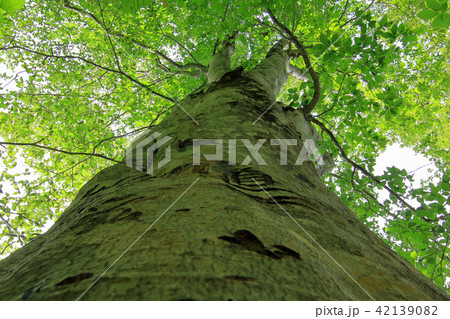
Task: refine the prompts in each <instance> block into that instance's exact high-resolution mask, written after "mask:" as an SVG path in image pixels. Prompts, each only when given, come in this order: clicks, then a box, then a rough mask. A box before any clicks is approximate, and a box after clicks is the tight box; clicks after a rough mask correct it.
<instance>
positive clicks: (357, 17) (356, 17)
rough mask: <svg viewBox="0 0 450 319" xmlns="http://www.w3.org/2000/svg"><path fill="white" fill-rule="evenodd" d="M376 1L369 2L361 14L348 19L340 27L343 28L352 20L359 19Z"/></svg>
mask: <svg viewBox="0 0 450 319" xmlns="http://www.w3.org/2000/svg"><path fill="white" fill-rule="evenodd" d="M374 3H375V0H372V2H371V3H369V5H368V6H367V7H366V8H365V9H364V11H363V12H362V13H361V14H360V15H359V16H355V17H353V18H351V19H348V20H347V21H346V22H345V23H344V24H343V25H341V27H340V28H343V27H344V26H346V25H347V24H349V23H350V22H352V21H354V20H357V19H359V18H360V17H362V15H363V14H364V13H366V11H367V10H369V8H370V7H371V6H372V5H373V4H374Z"/></svg>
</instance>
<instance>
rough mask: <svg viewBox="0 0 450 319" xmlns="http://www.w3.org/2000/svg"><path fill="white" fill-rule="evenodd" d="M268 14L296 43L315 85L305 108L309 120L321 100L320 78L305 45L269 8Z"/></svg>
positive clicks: (291, 40)
mask: <svg viewBox="0 0 450 319" xmlns="http://www.w3.org/2000/svg"><path fill="white" fill-rule="evenodd" d="M266 10H267V13H268V14H269V16H270V18H271V19H272V21H273V23H275V25H276V26H278V27H279V28H280V29H281V30H282V31H283V33H284V34H285V35H286V36H287V38H288V39H289V41H290V42H292V43H294V45H295V46H296V48H297V49H298V53H299V54H300V55H301V56H302V58H303V61H304V62H305V66H306V70H307V71H308V72H309V74H310V76H311V79H312V80H313V83H314V95H313V97H312V99H311V101H310V102H309V103H308V104H307V105H305V106H303V109H302V110H303V113H304V115H305V118H306V119H309V117H310V114H311V112H312V111H313V110H314V108H315V107H316V105H317V103H318V102H319V99H320V80H319V76H318V75H317V73H316V71H314V68H313V67H312V64H311V61H310V60H309V56H308V53H307V52H306V48H305V46H304V45H303V43H302V42H301V41H300V40H299V39H298V38H297V37H296V36H294V34H292V32H291V30H289V29H288V28H287V27H286V26H285V25H284V24H282V23H281V22H280V21H279V20H278V19H277V17H276V16H275V15H274V14H273V13H272V11H271V10H270V9H269V8H267V9H266Z"/></svg>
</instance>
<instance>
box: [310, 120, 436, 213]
mask: <svg viewBox="0 0 450 319" xmlns="http://www.w3.org/2000/svg"><path fill="white" fill-rule="evenodd" d="M311 122H313V123H315V124H317V126H319V127H320V128H321V129H322V130H323V131H324V132H325V133H327V134H328V136H329V137H330V139H331V141H332V142H333V144H334V145H335V146H336V147H337V149H338V150H339V153H340V154H341V156H342V158H343V159H344V160H345V161H346V162H348V163H349V164H350V165H352V166H353V167H354V168H356V169H357V170H359V171H360V172H362V173H363V174H364V175H366V176H367V177H368V178H370V179H371V180H373V181H374V182H375V183H377V184H381V182H380V181H379V180H378V179H377V178H376V177H375V176H373V175H372V174H371V173H369V172H368V171H367V170H366V169H365V168H364V167H362V166H361V165H358V164H356V163H355V162H354V161H352V160H351V159H349V158H348V156H347V154H345V151H344V149H343V148H342V146H341V145H340V144H339V142H338V141H337V139H336V137H335V136H334V134H333V133H332V132H331V131H330V130H329V129H328V128H327V127H326V126H325V125H324V124H323V123H322V122H320V121H318V120H317V119H315V118H311ZM382 187H383V188H384V189H385V190H387V191H388V192H389V193H390V194H391V195H392V196H394V197H395V198H397V199H398V200H399V201H400V202H401V203H402V204H403V205H404V206H405V207H407V208H408V209H410V210H411V211H412V212H416V209H415V208H414V207H412V206H411V205H409V204H408V203H407V202H406V201H405V200H404V199H403V198H402V197H401V196H400V195H399V194H397V193H396V192H394V191H393V190H392V189H391V188H390V187H389V186H386V185H382ZM426 221H428V220H426ZM430 221H431V220H430Z"/></svg>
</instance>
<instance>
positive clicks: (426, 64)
mask: <svg viewBox="0 0 450 319" xmlns="http://www.w3.org/2000/svg"><path fill="white" fill-rule="evenodd" d="M22 3H23V1H22V2H21V1H14V0H3V1H0V11H1V14H2V16H1V17H2V18H1V20H0V23H1V27H2V33H1V35H0V63H1V65H2V66H4V68H5V71H2V72H3V74H2V78H3V79H2V84H1V85H2V91H1V95H0V96H1V101H2V103H1V105H0V153H1V158H2V165H3V166H4V169H3V171H1V172H0V173H1V175H0V217H1V224H0V231H1V242H0V252H1V253H2V254H7V253H9V252H11V251H13V250H14V249H16V248H18V247H20V246H21V245H23V244H25V243H27V242H28V241H30V240H32V239H33V237H35V236H36V235H38V234H39V233H40V232H41V229H42V227H43V226H44V224H45V223H46V222H47V221H48V220H51V219H54V218H56V217H57V216H59V215H60V214H61V213H62V211H63V210H64V208H65V207H66V206H67V204H68V203H69V202H70V201H71V200H72V199H73V197H74V196H75V195H76V193H77V191H78V190H79V189H80V187H81V186H82V185H83V184H84V183H85V182H86V181H87V180H89V178H90V177H92V176H93V175H94V174H95V173H97V172H98V171H99V170H101V169H102V168H105V167H107V166H108V165H111V164H112V163H115V162H118V161H121V160H122V158H123V155H124V150H125V147H126V146H127V143H129V141H130V139H132V138H133V137H134V136H136V135H137V134H139V133H140V132H141V131H143V130H144V129H146V128H151V127H152V126H154V125H155V124H157V123H159V121H160V120H161V119H163V118H164V117H165V116H166V115H167V114H168V112H170V110H171V108H173V107H174V105H176V102H177V101H180V100H182V99H183V98H184V97H186V96H187V95H188V94H190V93H192V92H193V91H195V90H198V89H199V88H201V87H202V85H203V84H204V83H205V82H206V74H205V69H206V70H207V66H208V63H209V60H210V58H211V56H212V55H213V54H214V52H216V50H217V49H218V48H219V47H220V44H221V42H222V40H224V39H226V38H227V37H228V36H229V35H230V34H232V33H233V32H235V31H237V36H236V42H235V45H236V48H235V52H234V54H233V56H232V67H233V68H235V67H238V66H242V67H243V68H244V69H246V70H249V69H251V68H252V67H254V66H255V65H257V64H258V63H259V62H260V61H261V60H262V59H263V58H264V56H265V55H266V53H267V52H268V50H269V49H270V47H272V46H273V45H274V44H275V43H276V42H277V41H278V40H280V39H282V38H285V39H286V40H288V41H290V42H292V41H293V39H294V38H295V39H298V40H299V41H301V43H302V44H303V45H304V47H305V48H306V52H307V56H308V59H309V60H310V63H311V65H310V66H308V62H305V61H306V59H304V58H303V59H302V58H301V57H299V58H297V59H295V60H293V61H292V64H293V65H294V66H295V67H296V69H299V70H302V72H303V74H302V75H303V76H306V77H307V78H308V80H307V81H298V80H297V79H296V78H291V79H290V80H289V81H288V83H286V84H285V85H284V87H283V89H282V91H281V93H280V94H279V96H278V100H280V101H282V102H283V103H285V104H287V105H290V106H291V107H294V108H301V107H304V106H306V105H308V104H309V103H310V102H311V101H312V100H314V99H317V98H318V100H317V101H316V102H317V104H316V107H315V109H314V110H313V111H312V113H311V114H312V118H311V121H312V123H313V124H314V125H315V126H316V127H317V129H318V131H319V132H320V133H321V135H322V137H323V141H321V145H320V146H321V148H322V151H323V152H325V151H326V152H329V153H332V154H333V155H334V159H335V162H336V169H335V170H334V171H333V173H332V174H331V175H328V176H326V177H324V180H325V182H326V183H327V185H328V186H329V187H330V188H331V189H332V190H334V191H335V192H336V193H337V194H338V195H339V196H340V198H341V199H342V200H343V201H344V202H345V203H346V204H347V205H348V206H349V207H350V208H351V209H352V210H353V211H354V212H355V213H356V214H357V215H358V216H359V217H360V218H361V220H362V221H364V222H365V223H366V224H367V225H368V226H369V227H370V228H371V229H372V230H373V231H375V232H377V233H378V234H379V236H380V237H382V238H383V239H384V240H385V241H386V242H387V243H388V244H389V245H390V246H391V247H392V248H393V249H394V250H395V251H396V252H397V253H399V254H400V255H401V256H403V257H404V258H406V259H407V260H408V261H410V262H411V263H413V264H414V265H415V266H416V267H417V268H418V269H419V270H420V271H421V272H422V273H424V274H425V275H426V276H428V277H430V278H432V279H433V280H434V282H435V283H436V284H437V285H439V286H441V287H443V288H444V289H446V290H448V289H449V287H450V286H449V283H448V282H447V283H446V278H448V277H449V276H450V258H449V252H448V250H446V249H447V246H448V243H449V240H450V237H449V236H450V225H449V222H448V218H450V210H449V201H450V172H449V170H448V168H449V166H450V152H449V149H450V135H449V133H448V127H450V108H449V104H448V101H449V86H448V80H449V72H450V70H449V65H450V64H449V53H448V50H447V48H448V47H449V44H450V43H449V42H450V41H449V40H450V38H449V32H448V27H449V25H450V10H449V8H448V4H447V1H442V0H428V1H423V0H420V1H413V0H407V1H400V0H385V1H362V0H342V1H325V0H308V1H304V0H300V1H291V0H288V1H228V0H216V1H212V2H209V1H206V0H193V1H182V0H175V1H171V2H169V1H164V0H158V1H156V0H153V1H148V0H135V1H131V0H127V1H126V0H122V1H116V0H108V1H103V0H99V1H83V0H64V1H60V0H58V1H56V0H46V1H41V0H35V1H26V2H25V5H24V6H23V7H22V8H21V6H22ZM16 10H18V11H16ZM311 71H312V72H314V73H315V74H316V75H317V78H316V79H315V78H314V75H313V73H312V72H311ZM318 85H320V95H319V94H318V92H319V90H318V87H317V86H318ZM394 142H397V143H400V144H402V145H405V146H409V147H412V148H413V149H414V150H415V151H416V152H419V153H422V154H425V155H427V156H429V157H430V158H431V159H432V161H433V162H434V163H435V165H436V166H437V168H438V173H437V176H435V178H434V179H433V180H430V181H426V182H424V183H422V186H421V187H419V188H415V189H414V188H412V187H411V181H412V180H413V178H414V177H413V174H410V173H408V172H406V171H405V170H400V169H398V168H396V167H390V168H388V169H387V170H386V171H385V172H384V174H383V175H380V176H376V175H374V173H373V171H374V165H375V161H376V158H377V156H378V155H379V154H380V153H381V152H382V151H383V150H384V149H385V148H386V146H387V145H389V144H392V143H394ZM19 159H20V160H23V166H21V165H20V164H19V167H17V165H18V162H19ZM15 168H16V169H15ZM17 168H19V169H17ZM7 185H11V186H12V187H13V190H12V191H11V190H9V189H10V188H8V190H7V189H6V187H3V190H2V188H1V186H7ZM381 190H384V191H386V192H387V193H388V198H387V199H384V200H383V199H380V194H381Z"/></svg>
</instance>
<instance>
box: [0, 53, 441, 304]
mask: <svg viewBox="0 0 450 319" xmlns="http://www.w3.org/2000/svg"><path fill="white" fill-rule="evenodd" d="M288 60H289V58H288V56H287V54H286V53H285V52H284V51H283V50H282V47H281V45H280V46H278V47H277V46H275V47H274V49H272V51H271V53H270V54H269V55H268V57H267V59H266V60H265V61H264V62H263V63H262V64H261V65H260V66H259V67H257V68H256V69H254V70H252V71H250V72H247V73H241V71H240V70H235V71H231V72H228V73H226V74H225V75H223V76H221V77H220V80H219V81H216V82H214V81H211V82H212V83H210V84H209V85H208V86H207V88H206V89H205V90H203V91H202V92H200V93H198V94H195V95H192V96H189V97H188V98H186V99H185V100H184V101H183V102H182V103H181V104H180V105H178V106H175V108H174V110H173V111H172V112H171V113H170V114H169V115H168V116H167V117H166V118H165V120H164V121H163V122H162V123H161V124H160V125H158V126H157V127H156V128H155V130H154V131H152V132H148V133H146V134H145V135H143V136H142V137H140V138H139V139H138V141H137V142H139V141H141V142H142V143H144V142H146V141H147V140H148V138H149V137H150V136H151V134H153V133H154V132H158V133H160V134H161V135H160V136H159V137H158V140H160V141H162V140H161V139H162V138H163V137H171V139H170V140H169V141H168V142H165V143H164V144H162V145H161V147H160V148H159V149H158V150H157V151H156V153H155V154H153V155H154V158H153V162H154V163H155V165H154V167H151V168H149V167H143V168H144V170H145V168H146V169H147V172H141V171H139V170H137V169H135V168H131V167H128V166H127V165H126V163H128V164H133V166H134V167H136V165H137V166H139V165H138V164H139V163H146V161H147V156H146V152H145V154H144V155H142V154H141V153H139V151H138V152H136V148H139V147H136V145H139V143H134V145H135V146H134V148H133V149H132V151H131V152H129V154H128V155H129V156H128V157H127V159H128V160H130V155H133V156H134V158H133V160H132V161H128V162H126V161H124V162H123V163H122V164H117V165H114V166H112V167H110V168H107V169H105V170H103V171H101V172H100V173H98V174H97V175H96V176H95V177H94V178H92V180H90V181H89V182H87V183H86V185H85V186H84V187H83V188H82V189H81V190H80V192H79V194H78V195H77V197H76V198H75V200H74V201H73V202H72V204H71V205H70V206H69V207H68V208H67V209H66V211H65V212H64V213H63V214H62V216H61V217H60V218H59V219H58V220H57V222H56V223H55V225H54V226H53V227H51V229H50V230H49V231H47V232H46V233H45V234H43V235H42V236H39V237H38V238H36V239H35V240H33V241H32V242H31V243H29V244H28V245H26V246H25V247H23V248H21V249H19V250H18V251H16V252H14V253H13V254H11V255H10V256H9V257H8V258H6V259H4V260H2V261H1V262H0V276H1V279H0V299H2V300H5V299H6V300H20V299H22V300H76V299H80V300H372V299H374V300H442V299H446V300H448V299H449V297H448V296H447V295H446V294H445V293H444V292H443V291H441V290H440V289H439V288H438V287H437V286H435V285H434V284H433V283H432V282H431V281H430V280H429V279H427V278H426V277H425V276H423V275H422V274H421V273H420V272H419V271H417V270H416V269H414V267H413V266H412V265H411V264H409V263H408V262H407V261H405V260H404V259H403V258H401V257H400V256H398V255H397V254H395V253H394V252H393V251H392V250H391V249H390V248H389V247H388V246H387V245H386V244H385V243H384V242H383V241H382V240H380V239H379V238H378V237H376V236H375V235H374V234H373V233H372V232H371V231H370V230H369V229H368V228H367V227H366V226H365V225H364V224H363V223H362V222H361V221H360V220H359V219H358V218H357V217H356V216H355V215H354V214H353V213H352V212H351V211H350V210H349V209H348V208H347V207H346V206H345V205H344V204H343V203H342V202H341V201H340V200H339V199H338V198H337V196H336V195H334V194H333V193H331V192H330V191H329V190H328V189H327V187H326V186H325V185H324V184H323V182H322V181H321V179H320V178H319V176H318V174H317V172H316V169H315V167H314V164H313V163H312V162H311V161H305V162H303V164H302V165H296V164H295V161H296V159H297V157H298V156H299V154H301V150H302V145H303V142H304V141H305V139H307V138H310V137H311V136H310V135H311V134H310V127H309V126H308V125H309V124H308V123H307V122H306V121H305V120H304V118H303V115H302V113H301V111H298V110H294V109H290V108H288V107H286V106H284V105H283V104H281V103H278V102H277V103H274V99H275V97H276V95H277V94H278V91H279V89H280V88H281V85H282V83H283V82H284V81H285V77H286V76H287V73H286V65H287V63H288V62H289V61H288ZM283 65H284V66H283ZM209 75H210V77H211V79H216V78H217V77H214V75H213V74H211V73H210V74H209ZM268 108H269V109H268ZM183 109H184V110H185V111H187V112H188V113H189V114H190V115H191V116H192V117H193V118H194V119H195V121H196V122H197V123H198V125H197V124H196V122H194V121H192V119H191V118H189V117H188V116H187V115H186V114H185V112H184V110H183ZM267 109H268V110H267ZM264 112H265V113H264ZM263 113H264V115H263V116H262V117H261V118H259V116H260V115H261V114H263ZM258 118H259V120H258V121H256V122H255V120H256V119H258ZM153 136H155V135H153ZM196 139H221V140H223V158H222V159H221V158H220V156H219V157H218V158H214V157H211V156H209V157H207V158H208V159H207V158H205V156H204V155H201V156H200V163H199V165H194V164H193V148H194V146H193V143H194V140H196ZM242 139H248V141H242ZM275 139H290V140H293V141H294V140H295V141H298V143H297V145H291V146H289V147H288V146H286V145H285V146H283V145H271V143H270V142H269V141H270V140H272V144H277V142H276V141H275ZM261 140H265V143H264V144H262V141H261ZM258 141H260V142H259V143H260V144H262V146H261V147H260V148H259V150H258V152H256V151H255V150H257V149H258V147H259V145H260V144H257V142H258ZM218 143H219V142H218ZM245 143H247V146H246V145H245ZM249 143H250V144H251V145H249ZM278 144H279V143H278ZM234 145H235V148H236V151H235V152H234V150H233V148H234ZM252 145H253V146H254V145H256V146H255V147H254V148H253V150H254V152H253V153H252V154H253V155H252V156H250V157H249V158H247V156H248V155H250V153H251V152H250V151H249V149H251V146H252ZM168 146H170V147H171V160H170V161H168V162H167V163H166V164H165V165H164V166H161V165H160V166H161V167H157V166H158V165H157V163H164V162H161V161H163V160H164V158H165V157H166V155H167V153H166V152H165V151H163V150H164V149H167V147H168ZM147 147H148V146H147ZM218 147H219V148H220V144H219V146H218ZM284 148H286V150H287V151H285V152H284V151H281V152H280V149H281V150H283V149H284ZM201 153H202V154H214V153H216V147H215V146H201ZM219 153H220V152H219ZM258 154H259V155H260V157H259V156H258ZM280 154H281V155H280ZM141 155H142V157H140V156H141ZM283 156H286V157H287V163H286V165H281V164H280V160H281V162H282V161H283ZM280 157H281V158H280ZM136 158H138V160H136ZM261 159H262V160H263V161H264V162H265V163H266V164H267V165H263V163H262V162H261ZM249 160H250V162H249V163H248V161H249ZM243 161H244V162H245V163H244V164H246V165H242V164H241V163H242V162H243ZM230 162H231V165H230ZM258 162H259V163H258ZM138 168H140V167H138ZM151 172H153V174H149V173H151Z"/></svg>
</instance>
